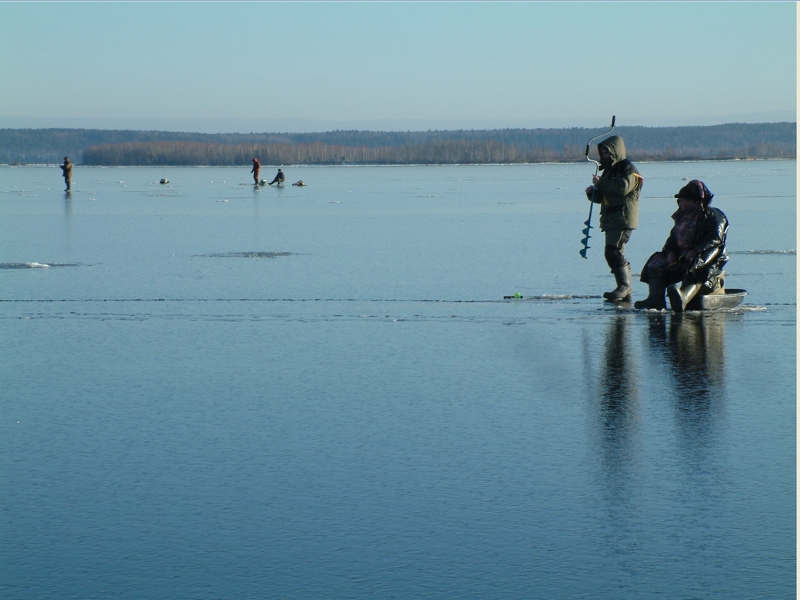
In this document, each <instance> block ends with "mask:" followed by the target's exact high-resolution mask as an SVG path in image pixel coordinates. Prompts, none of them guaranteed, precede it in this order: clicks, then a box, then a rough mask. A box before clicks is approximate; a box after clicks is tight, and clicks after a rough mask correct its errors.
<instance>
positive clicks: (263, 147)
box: [0, 123, 797, 165]
mask: <svg viewBox="0 0 800 600" xmlns="http://www.w3.org/2000/svg"><path fill="white" fill-rule="evenodd" d="M602 131H604V129H602V128H601V129H587V128H577V127H576V128H570V129H497V130H457V131H416V132H414V131H406V132H384V131H330V132H322V133H249V134H203V133H184V132H163V131H126V130H96V129H0V163H5V164H14V163H22V164H24V163H57V162H61V160H62V159H63V157H64V156H67V155H68V156H70V158H71V159H72V161H73V162H75V163H76V164H81V163H82V164H91V165H246V164H250V163H251V162H252V160H253V158H254V157H258V158H259V160H260V161H261V162H262V164H267V165H268V164H276V165H281V164H341V163H355V164H359V163H369V164H409V163H414V164H454V163H462V164H463V163H466V164H470V163H526V162H550V161H553V162H555V161H558V162H561V161H564V162H569V161H575V160H583V158H584V157H583V152H584V149H585V146H586V140H588V139H589V138H591V137H594V136H595V135H598V134H599V133H602ZM614 133H618V134H619V135H621V136H622V137H623V138H624V140H625V144H626V146H627V148H628V152H629V156H630V158H631V159H632V160H692V159H726V158H795V157H796V155H797V124H796V123H759V124H744V123H732V124H727V125H715V126H708V127H618V128H617V129H616V130H615V131H614ZM593 150H594V148H593Z"/></svg>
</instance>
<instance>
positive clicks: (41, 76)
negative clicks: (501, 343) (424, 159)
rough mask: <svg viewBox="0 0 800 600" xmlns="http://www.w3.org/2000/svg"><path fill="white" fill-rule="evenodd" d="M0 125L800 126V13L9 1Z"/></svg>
mask: <svg viewBox="0 0 800 600" xmlns="http://www.w3.org/2000/svg"><path fill="white" fill-rule="evenodd" d="M0 23H2V28H3V34H2V36H0V82H2V87H1V89H0V127H16V126H33V127H49V126H82V127H102V128H115V129H116V128H121V127H133V128H136V129H151V128H152V129H172V130H176V129H182V130H192V131H209V132H210V131H314V130H316V131H319V130H330V129H383V130H405V129H452V128H458V129H471V128H495V127H573V126H591V127H601V126H603V125H605V124H606V123H607V122H609V121H610V117H611V115H617V123H618V125H646V126H657V125H697V124H714V123H722V122H731V121H744V122H767V121H779V120H796V112H797V5H796V4H795V3H794V2H774V3H773V2H708V3H701V2H663V3H662V2H615V3H612V2H588V3H584V2H530V3H528V2H513V3H505V2H453V3H450V2H430V3H428V2H399V3H394V2H376V3H371V2H363V3H362V2H357V3H338V2H289V3H279V2H268V3H260V2H256V3H237V2H221V3H215V2H202V3H193V2H177V3H162V2H152V3H150V2H148V3H117V2H113V3H105V2H88V3H72V2H55V3H38V2H17V3H9V2H0Z"/></svg>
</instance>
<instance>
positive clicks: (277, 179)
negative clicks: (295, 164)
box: [269, 169, 286, 185]
mask: <svg viewBox="0 0 800 600" xmlns="http://www.w3.org/2000/svg"><path fill="white" fill-rule="evenodd" d="M284 181H286V177H285V176H284V174H283V171H281V170H280V169H278V174H277V175H275V179H273V180H272V181H270V182H269V184H270V185H272V184H273V183H277V184H278V185H281V184H282V183H283V182H284Z"/></svg>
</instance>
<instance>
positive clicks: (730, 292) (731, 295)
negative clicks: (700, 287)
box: [686, 288, 747, 310]
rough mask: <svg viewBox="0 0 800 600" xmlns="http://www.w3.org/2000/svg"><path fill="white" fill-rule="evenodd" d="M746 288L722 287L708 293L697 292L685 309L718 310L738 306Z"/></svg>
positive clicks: (745, 292)
mask: <svg viewBox="0 0 800 600" xmlns="http://www.w3.org/2000/svg"><path fill="white" fill-rule="evenodd" d="M745 296H747V290H740V289H735V288H730V289H726V288H722V289H719V290H717V291H715V292H712V293H710V294H704V295H700V294H698V295H697V296H695V297H694V298H692V299H691V300H690V301H689V303H688V304H687V305H686V310H719V309H720V308H735V307H737V306H739V305H740V304H741V303H742V301H743V300H744V297H745Z"/></svg>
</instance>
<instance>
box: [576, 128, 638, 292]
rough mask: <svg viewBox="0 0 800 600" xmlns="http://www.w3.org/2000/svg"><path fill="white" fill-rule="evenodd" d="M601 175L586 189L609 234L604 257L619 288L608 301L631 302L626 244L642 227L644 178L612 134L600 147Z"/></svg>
mask: <svg viewBox="0 0 800 600" xmlns="http://www.w3.org/2000/svg"><path fill="white" fill-rule="evenodd" d="M597 151H598V153H599V154H600V171H602V175H600V176H599V177H598V176H597V175H594V176H592V184H593V185H590V186H589V187H587V188H586V195H587V196H588V198H589V200H591V201H592V202H595V203H597V204H599V205H600V231H602V232H603V233H605V234H606V249H605V256H606V262H607V263H608V266H609V268H610V269H611V272H612V273H613V274H614V279H615V280H616V282H617V287H616V289H615V290H614V291H612V292H605V293H604V294H603V297H604V298H605V299H606V300H608V301H609V302H622V301H623V300H630V298H631V294H632V292H633V288H632V287H631V265H630V263H629V262H628V261H627V260H626V259H625V244H626V243H627V242H628V240H630V239H631V232H632V231H633V230H634V229H636V227H637V226H638V224H639V191H640V190H641V189H642V184H643V183H644V179H643V178H642V176H641V175H639V171H637V170H636V167H635V166H633V163H632V162H631V161H629V160H628V159H627V154H626V152H625V142H623V141H622V138H621V137H619V136H618V135H613V136H611V137H610V138H608V139H605V140H603V141H602V142H600V143H599V144H597Z"/></svg>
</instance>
